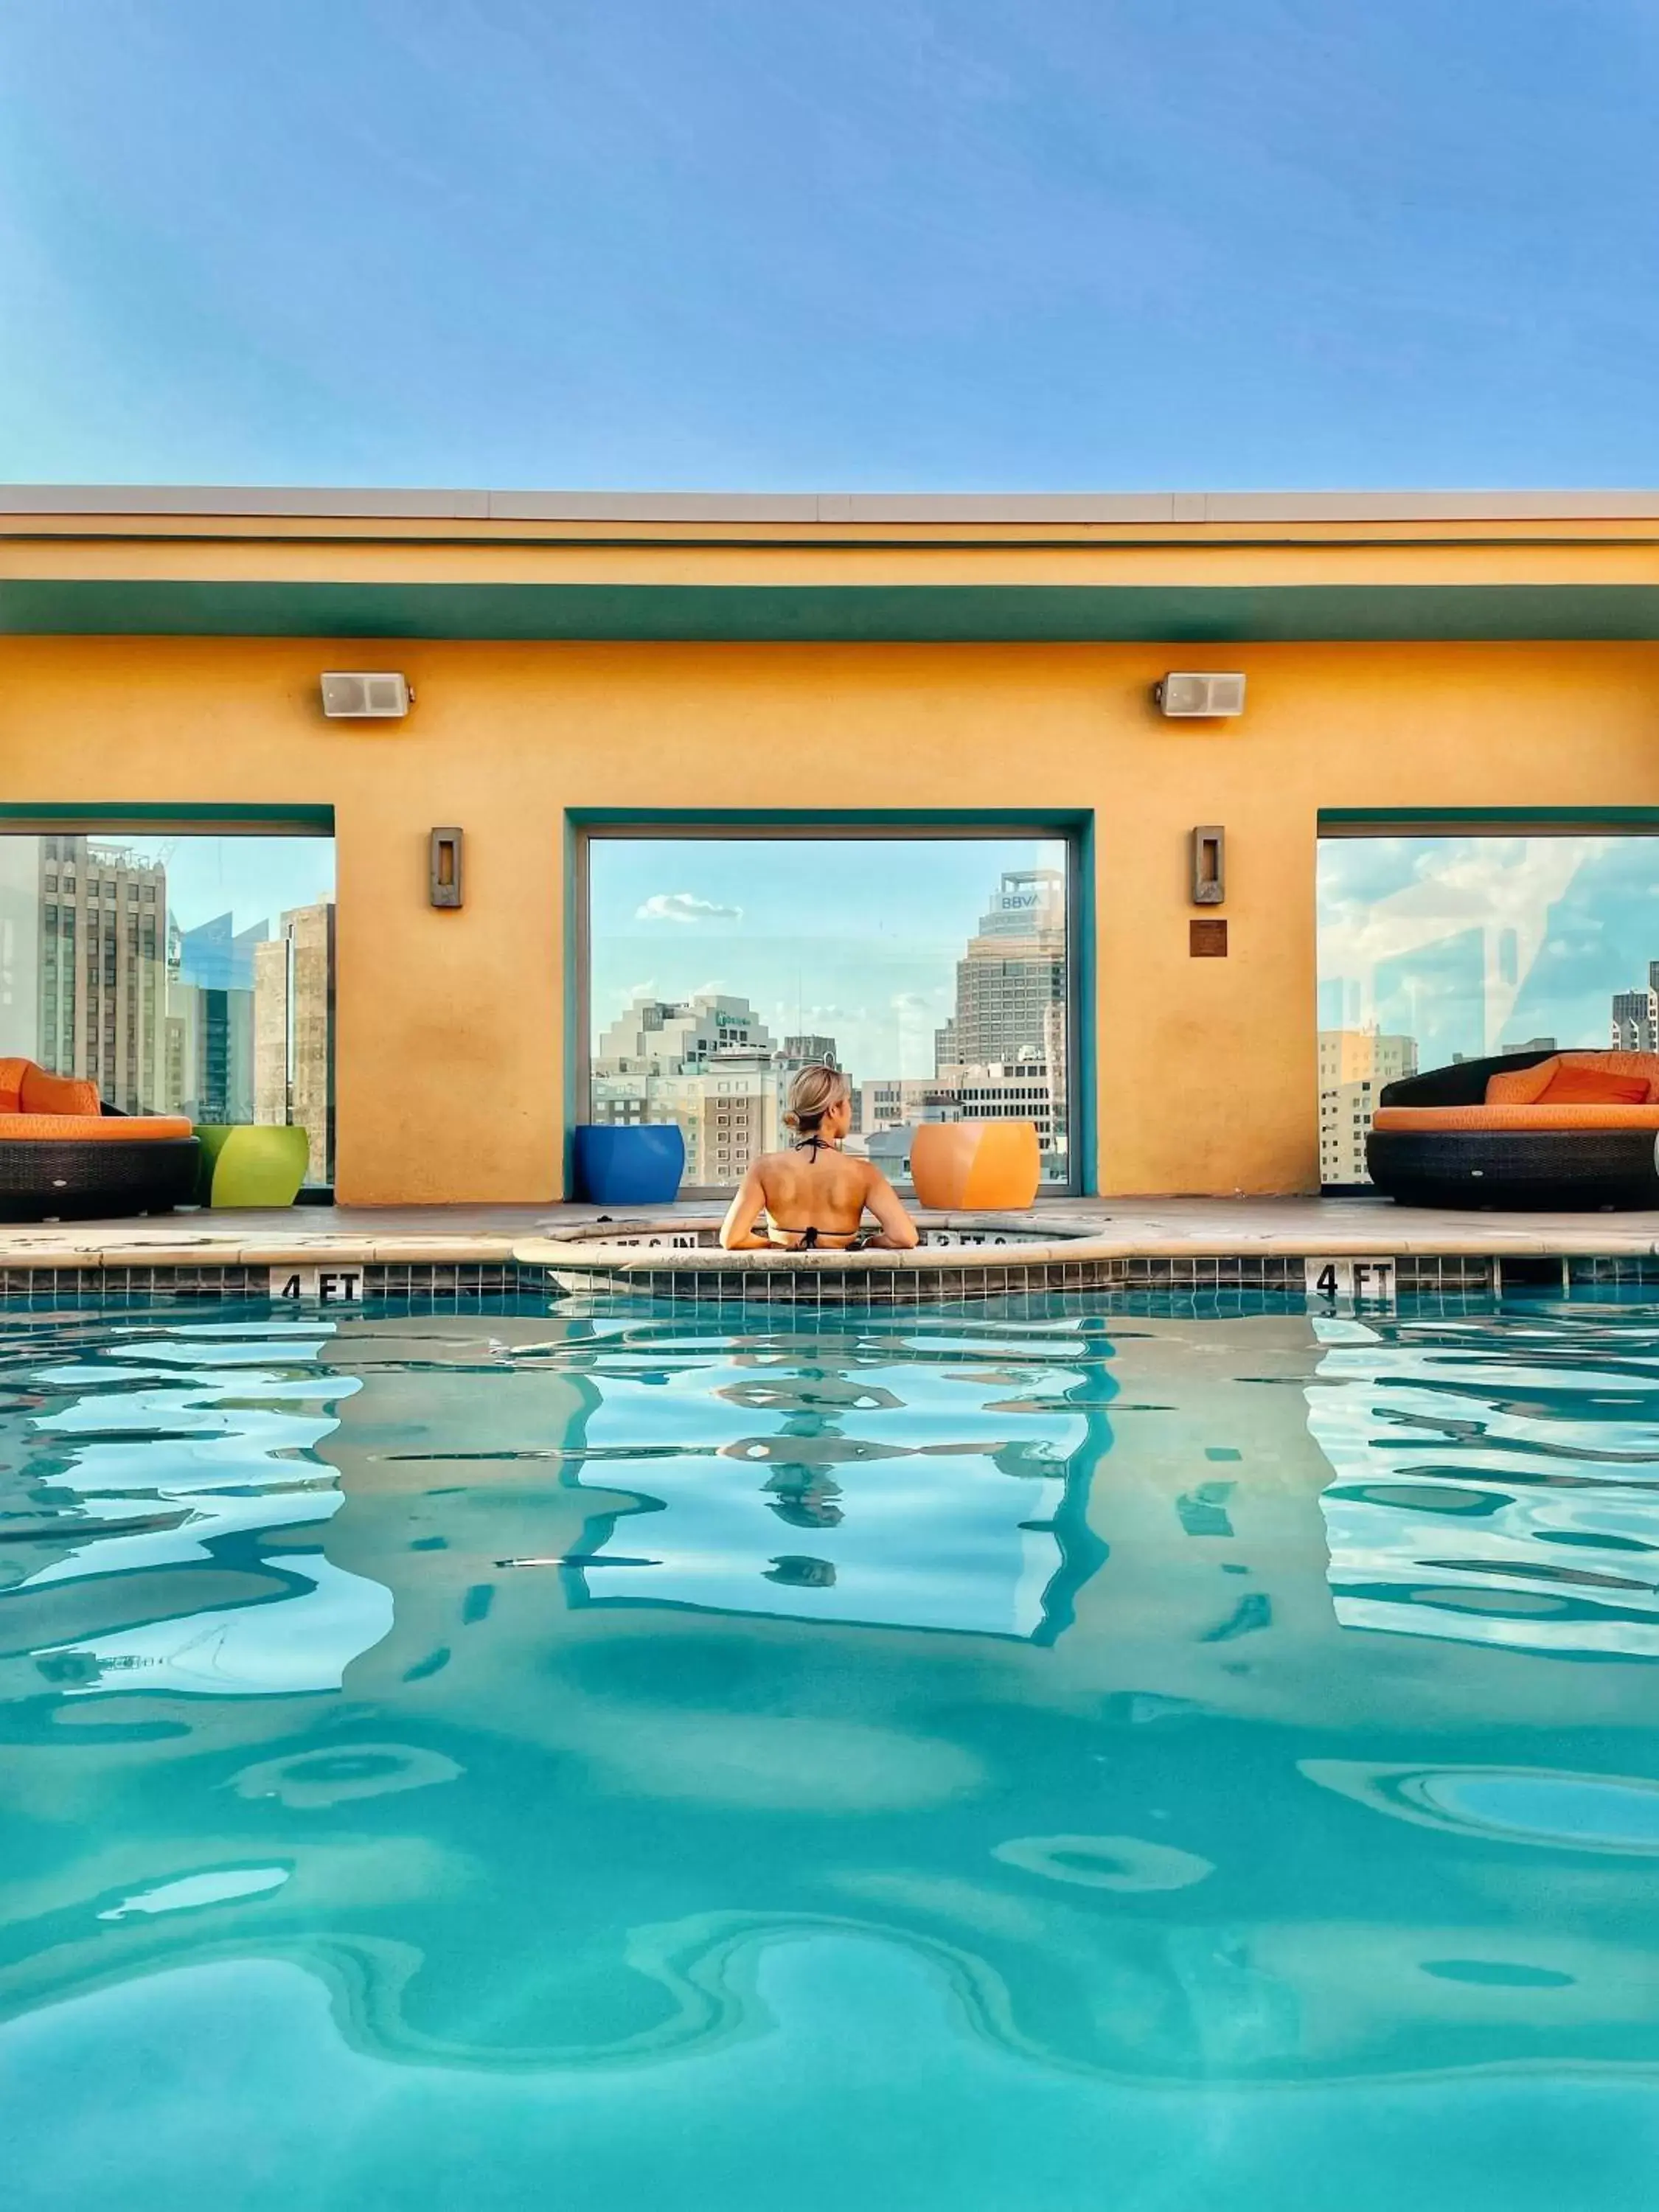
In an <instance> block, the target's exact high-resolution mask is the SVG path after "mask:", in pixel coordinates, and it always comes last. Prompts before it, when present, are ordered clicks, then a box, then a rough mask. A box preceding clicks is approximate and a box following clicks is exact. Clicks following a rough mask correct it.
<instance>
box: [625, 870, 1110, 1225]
mask: <svg viewBox="0 0 1659 2212" xmlns="http://www.w3.org/2000/svg"><path fill="white" fill-rule="evenodd" d="M585 855H586V897H587V909H586V931H587V956H588V957H587V976H586V1015H587V1038H586V1043H587V1065H586V1070H585V1080H586V1091H587V1097H586V1106H585V1108H584V1109H582V1110H583V1111H584V1113H585V1115H586V1118H587V1119H589V1120H591V1121H602V1122H603V1121H610V1122H641V1121H659V1122H660V1121H677V1122H678V1124H679V1126H680V1127H681V1129H682V1130H683V1131H684V1136H685V1146H686V1182H687V1184H688V1186H690V1187H691V1188H703V1189H715V1190H718V1189H724V1188H729V1187H730V1186H731V1185H732V1184H733V1183H736V1182H738V1181H739V1180H740V1179H741V1177H742V1176H743V1174H744V1170H745V1169H746V1168H747V1166H748V1164H749V1163H750V1160H751V1159H752V1158H754V1157H755V1156H756V1154H757V1153H759V1152H765V1151H768V1150H770V1149H773V1148H775V1146H777V1145H779V1144H780V1143H781V1141H782V1140H783V1136H784V1132H783V1130H782V1124H781V1111H782V1107H783V1103H784V1099H785V1097H786V1095H787V1091H788V1087H789V1082H790V1079H791V1077H792V1076H793V1074H794V1073H795V1071H796V1070H797V1069H798V1068H799V1067H800V1066H803V1065H804V1064H805V1062H807V1061H809V1060H834V1061H835V1062H836V1065H837V1066H840V1067H842V1068H843V1069H845V1070H846V1072H847V1073H848V1076H849V1077H850V1078H851V1080H852V1085H853V1098H854V1135H853V1138H852V1139H851V1144H852V1147H853V1148H854V1149H857V1150H860V1151H863V1152H867V1153H869V1154H870V1155H871V1157H872V1158H875V1159H877V1160H878V1161H879V1162H880V1164H882V1166H883V1167H884V1170H886V1171H887V1173H888V1174H889V1175H890V1176H892V1177H893V1179H894V1180H895V1181H896V1182H904V1181H906V1180H907V1179H908V1173H909V1147H910V1140H911V1137H912V1135H913V1133H914V1132H915V1128H916V1127H917V1126H918V1124H920V1123H921V1122H923V1121H939V1120H962V1121H993V1120H998V1119H1006V1120H1018V1121H1034V1122H1035V1123H1036V1127H1037V1132H1038V1136H1039V1139H1040V1141H1041V1144H1042V1161H1043V1176H1044V1178H1045V1181H1047V1182H1048V1183H1050V1184H1052V1185H1055V1186H1058V1187H1062V1188H1063V1187H1065V1186H1066V1184H1067V1183H1068V1182H1070V1180H1071V1176H1072V1162H1073V1146H1072V1130H1073V1112H1072V1105H1071V1095H1072V1082H1073V1067H1074V1062H1075V1058H1076V1054H1075V1050H1074V1047H1073V1020H1072V1013H1071V1008H1072V1003H1073V992H1074V987H1075V979H1074V977H1073V972H1072V971H1073V963H1072V960H1071V958H1070V957H1069V947H1070V945H1071V923H1070V908H1071V896H1072V879H1073V868H1072V852H1071V847H1070V844H1069V842H1068V841H1067V840H1066V839H1065V838H1064V837H1036V836H989V835H987V836H979V835H975V836H959V835H952V836H903V837H896V836H872V835H871V834H869V833H868V832H859V831H848V832H847V833H845V834H841V835H836V836H830V835H829V834H828V833H827V832H826V833H823V834H817V835H813V836H780V835H768V834H762V835H754V836H738V835H733V834H730V833H725V832H722V833H721V834H720V835H718V836H714V835H710V836H687V835H684V834H683V833H677V834H676V835H674V836H643V835H641V834H639V833H637V832H635V831H632V830H629V831H628V832H625V833H624V832H617V833H611V832H608V831H607V832H604V833H600V832H598V831H595V832H592V833H590V834H589V835H588V836H587V837H586V840H585Z"/></svg>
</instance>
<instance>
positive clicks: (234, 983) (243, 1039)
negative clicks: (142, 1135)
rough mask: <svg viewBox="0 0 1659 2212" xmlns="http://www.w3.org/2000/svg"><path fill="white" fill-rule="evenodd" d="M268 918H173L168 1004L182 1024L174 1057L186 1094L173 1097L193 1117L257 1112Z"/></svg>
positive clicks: (243, 1117)
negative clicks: (262, 956) (239, 922)
mask: <svg viewBox="0 0 1659 2212" xmlns="http://www.w3.org/2000/svg"><path fill="white" fill-rule="evenodd" d="M269 934H270V932H269V928H268V926H267V925H266V924H265V923H264V922H263V921H257V922H255V923H253V924H252V927H250V928H247V929H245V930H242V931H240V933H239V932H238V931H237V930H236V927H235V926H234V921H233V918H232V916H231V915H228V914H221V915H215V916H214V917H213V919H212V920H211V921H204V922H201V923H199V924H198V925H197V927H195V928H194V929H185V930H180V929H178V928H176V927H173V926H172V925H171V924H170V925H169V928H168V941H167V1018H168V1020H169V1022H176V1023H177V1024H179V1026H178V1028H177V1030H175V1031H174V1034H173V1038H172V1039H171V1040H170V1041H169V1043H168V1046H167V1060H169V1061H170V1062H171V1063H172V1065H173V1067H174V1069H175V1070H176V1072H177V1075H178V1080H179V1097H177V1099H176V1100H174V1101H172V1102H170V1103H172V1104H173V1105H174V1106H176V1109H177V1110H178V1111H179V1112H180V1113H183V1114H188V1115H190V1117H191V1120H192V1121H252V1119H253V979H254V956H255V952H256V950H257V948H258V946H259V945H263V944H264V943H265V942H266V941H267V939H268V937H269Z"/></svg>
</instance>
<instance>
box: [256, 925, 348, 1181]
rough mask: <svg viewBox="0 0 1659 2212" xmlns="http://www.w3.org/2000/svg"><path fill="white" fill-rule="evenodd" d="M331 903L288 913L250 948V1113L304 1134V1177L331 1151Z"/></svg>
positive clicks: (329, 1159)
mask: <svg viewBox="0 0 1659 2212" xmlns="http://www.w3.org/2000/svg"><path fill="white" fill-rule="evenodd" d="M333 979H334V902H333V901H332V900H331V899H325V900H321V901H319V902H318V903H317V904H316V905H314V906H302V907H295V908H290V909H289V910H288V911H287V912H285V913H284V914H283V915H282V916H281V919H280V921H279V922H278V925H277V933H276V936H275V937H273V938H270V939H266V940H265V941H264V942H262V943H258V944H256V945H254V948H253V1119H254V1120H255V1121H258V1122H264V1123H275V1124H277V1125H279V1126H280V1125H281V1124H282V1123H283V1122H292V1123H294V1124H295V1126H297V1127H300V1128H302V1129H303V1130H304V1131H305V1133H306V1139H307V1160H306V1175H307V1180H308V1181H309V1182H313V1183H325V1182H328V1181H329V1179H330V1176H331V1173H332V1164H333V1158H334V1064H333V1053H332V1049H331V1038H332V1034H333V1030H332V1000H333Z"/></svg>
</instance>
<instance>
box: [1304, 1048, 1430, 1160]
mask: <svg viewBox="0 0 1659 2212" xmlns="http://www.w3.org/2000/svg"><path fill="white" fill-rule="evenodd" d="M1416 1073H1417V1040H1416V1038H1415V1037H1409V1036H1383V1035H1381V1034H1379V1033H1378V1031H1376V1030H1321V1031H1320V1032H1319V1179H1320V1181H1321V1182H1324V1183H1358V1182H1370V1176H1368V1175H1367V1173H1366V1171H1365V1139H1366V1136H1367V1134H1368V1133H1369V1132H1370V1126H1371V1115H1372V1114H1373V1113H1374V1112H1375V1111H1376V1104H1377V1101H1378V1099H1379V1097H1381V1095H1382V1091H1383V1085H1385V1084H1389V1083H1397V1082H1398V1081H1399V1080H1400V1079H1401V1077H1402V1076H1406V1075H1415V1074H1416Z"/></svg>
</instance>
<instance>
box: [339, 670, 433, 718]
mask: <svg viewBox="0 0 1659 2212" xmlns="http://www.w3.org/2000/svg"><path fill="white" fill-rule="evenodd" d="M414 696H415V694H414V693H413V691H411V690H410V688H409V685H408V684H407V682H406V681H405V680H404V678H403V677H401V676H398V675H396V674H394V673H392V671H384V672H381V673H377V674H373V675H370V674H366V673H362V672H359V671H354V670H350V669H331V671H329V672H328V674H327V675H325V677H324V678H323V712H324V714H325V715H326V716H327V717H328V719H329V720H330V721H331V722H392V721H397V720H399V719H400V718H401V717H402V716H403V715H404V714H407V713H408V712H409V708H410V701H411V700H412V699H413V698H414Z"/></svg>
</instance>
